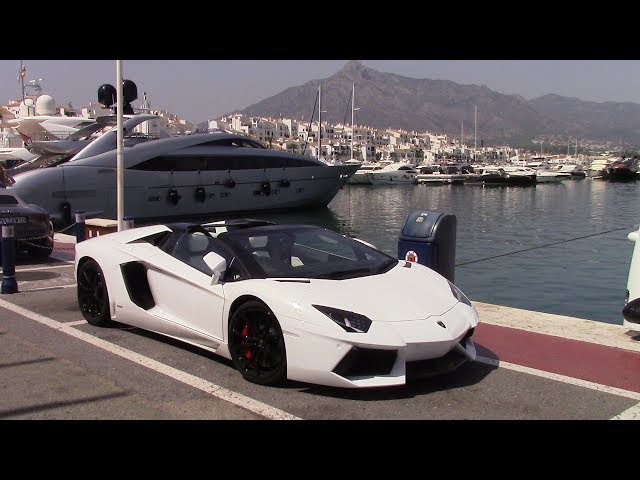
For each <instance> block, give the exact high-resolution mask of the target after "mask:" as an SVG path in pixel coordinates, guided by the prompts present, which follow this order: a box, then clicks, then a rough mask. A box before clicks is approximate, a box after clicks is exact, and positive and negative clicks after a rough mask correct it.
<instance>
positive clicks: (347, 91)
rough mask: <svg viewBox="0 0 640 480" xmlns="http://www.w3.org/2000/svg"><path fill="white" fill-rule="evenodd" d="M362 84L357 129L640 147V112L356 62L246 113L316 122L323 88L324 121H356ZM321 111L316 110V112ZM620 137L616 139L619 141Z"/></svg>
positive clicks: (623, 106) (637, 108)
mask: <svg viewBox="0 0 640 480" xmlns="http://www.w3.org/2000/svg"><path fill="white" fill-rule="evenodd" d="M354 83H355V85H356V99H355V104H356V107H358V108H360V110H358V111H357V113H356V123H357V124H360V125H370V126H372V127H377V128H402V129H405V130H416V131H425V130H428V131H431V132H434V133H440V132H443V133H447V134H449V135H451V136H454V137H459V136H460V134H461V131H464V137H465V141H466V142H467V143H468V144H471V143H473V141H474V135H475V131H474V126H475V124H474V106H476V107H477V131H478V133H477V141H478V144H479V143H480V140H481V139H482V140H484V141H485V143H493V144H495V143H498V142H511V143H512V144H513V143H514V142H515V143H516V144H517V143H520V144H526V143H529V144H530V143H531V140H532V139H533V138H535V137H537V136H556V137H562V136H563V137H564V138H565V140H564V141H565V142H566V138H567V136H568V135H572V136H578V137H580V138H583V139H586V138H589V139H592V140H599V139H601V140H615V141H617V140H618V138H619V137H624V138H625V140H626V141H627V142H630V141H633V142H635V143H636V144H640V128H639V127H640V105H637V104H633V103H615V102H605V103H596V102H585V101H582V100H579V99H577V98H567V97H560V96H558V95H545V96H543V97H539V98H536V99H534V100H531V101H527V100H526V99H524V98H523V97H521V96H519V95H505V94H502V93H498V92H494V91H493V90H490V89H489V88H487V87H486V86H484V85H481V86H479V85H461V84H458V83H455V82H452V81H449V80H430V79H416V78H410V77H404V76H402V75H396V74H393V73H386V72H380V71H377V70H374V69H371V68H368V67H366V66H364V65H363V64H362V63H360V62H358V61H350V62H348V63H346V64H345V65H344V67H343V68H342V69H340V70H339V71H338V72H336V73H335V74H334V75H332V76H330V77H329V78H326V79H322V80H311V81H309V82H307V83H305V84H304V85H300V86H296V87H291V88H287V89H286V90H284V91H282V92H281V93H278V94H276V95H273V96H272V97H269V98H266V99H264V100H262V101H260V102H258V103H255V104H253V105H250V106H248V107H246V108H245V109H244V110H240V113H242V114H245V115H250V116H279V115H281V116H284V117H293V118H303V119H305V120H308V119H310V118H311V115H312V112H313V119H314V120H317V118H318V113H317V92H318V86H319V85H320V84H322V109H323V110H326V113H323V115H322V119H323V120H326V121H328V122H331V123H339V122H345V121H346V122H347V123H350V121H351V106H350V99H351V90H352V85H353V84H354ZM314 107H315V109H314ZM612 137H613V138H612Z"/></svg>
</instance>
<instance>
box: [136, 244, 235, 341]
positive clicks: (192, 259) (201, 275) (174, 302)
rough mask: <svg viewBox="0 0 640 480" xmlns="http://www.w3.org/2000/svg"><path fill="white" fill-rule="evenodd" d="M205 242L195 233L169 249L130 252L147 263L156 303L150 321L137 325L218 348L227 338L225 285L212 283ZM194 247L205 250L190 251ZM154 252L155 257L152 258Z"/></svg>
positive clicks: (146, 247) (138, 247)
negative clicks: (224, 324)
mask: <svg viewBox="0 0 640 480" xmlns="http://www.w3.org/2000/svg"><path fill="white" fill-rule="evenodd" d="M194 235H197V236H198V237H194ZM194 239H195V240H196V241H194ZM201 240H202V234H201V233H200V232H194V233H185V234H183V235H181V236H177V238H176V241H174V242H173V244H170V246H169V247H167V248H166V250H162V249H158V248H156V247H153V246H151V245H149V244H145V243H141V244H138V245H132V250H131V251H130V253H131V254H132V255H134V256H138V257H139V258H141V260H143V259H144V260H146V261H145V262H144V263H145V264H146V266H147V272H146V277H147V281H148V284H149V290H150V293H151V296H152V297H153V302H154V306H153V307H151V308H149V309H148V310H147V313H148V318H147V319H140V320H138V322H137V323H138V326H140V327H143V328H148V329H150V330H154V331H157V332H160V333H164V334H166V335H171V336H174V337H178V338H180V339H182V340H185V341H189V342H196V343H199V344H203V343H204V344H206V345H208V346H211V347H212V348H217V346H218V345H219V343H220V341H222V339H223V320H222V314H223V310H224V288H223V285H222V284H216V285H212V284H211V273H210V270H209V269H208V267H206V265H205V264H204V261H203V260H202V258H203V257H204V255H206V254H207V253H208V251H210V249H209V248H207V247H206V246H205V242H202V241H201ZM170 243H171V242H170ZM194 244H197V247H198V248H201V249H200V250H198V248H196V249H194V248H191V249H189V248H188V247H189V245H191V246H192V247H193V245H194ZM149 247H151V248H149ZM150 252H154V254H153V256H152V257H150V258H149V255H150ZM179 252H182V253H179ZM176 254H177V256H176ZM196 267H197V268H196ZM132 323H133V322H132ZM140 323H145V325H141V324H140Z"/></svg>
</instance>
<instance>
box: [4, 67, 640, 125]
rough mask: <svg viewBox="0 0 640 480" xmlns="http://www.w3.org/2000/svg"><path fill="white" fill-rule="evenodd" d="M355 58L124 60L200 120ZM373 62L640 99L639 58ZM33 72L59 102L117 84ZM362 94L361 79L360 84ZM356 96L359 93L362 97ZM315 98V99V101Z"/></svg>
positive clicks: (8, 89)
mask: <svg viewBox="0 0 640 480" xmlns="http://www.w3.org/2000/svg"><path fill="white" fill-rule="evenodd" d="M347 61H348V60H123V62H122V64H123V67H122V71H123V78H125V79H129V80H132V81H133V82H135V84H136V85H137V88H138V100H137V101H135V102H133V106H134V107H139V106H141V103H142V94H143V92H146V93H147V97H148V99H149V101H150V102H151V107H152V108H157V109H159V110H168V111H170V112H172V113H174V114H176V115H178V116H179V117H181V118H184V119H186V120H189V121H191V122H195V123H200V122H203V121H206V120H209V119H212V118H216V117H219V116H220V115H222V114H225V113H230V112H233V111H235V110H241V109H243V108H245V107H247V106H249V105H252V104H254V103H257V102H259V101H260V100H263V99H265V98H268V97H270V96H272V95H275V94H277V93H280V92H281V91H283V90H285V89H286V88H289V87H293V86H298V85H302V84H304V83H306V82H308V81H311V80H317V79H322V78H327V77H330V76H331V75H333V74H334V73H336V72H337V71H338V70H340V68H342V67H343V66H344V64H345V63H347ZM359 61H360V62H361V63H362V64H364V65H365V66H366V67H369V68H373V69H375V70H379V71H382V72H388V73H395V74H398V75H403V76H406V77H412V78H420V79H424V78H428V79H432V80H437V79H439V80H451V81H453V82H456V83H459V84H464V85H470V84H475V85H486V86H487V87H488V88H490V89H491V90H494V91H496V92H499V93H504V94H517V95H521V96H522V97H524V98H525V99H527V100H530V99H532V98H536V97H539V96H541V95H546V94H549V93H554V94H558V95H562V96H567V97H577V98H579V99H581V100H587V101H594V102H605V101H614V102H633V103H638V104H640V88H639V85H640V60H359ZM23 63H24V65H25V67H26V71H27V73H26V77H25V78H26V80H32V79H40V78H41V79H43V80H42V81H41V82H40V84H41V86H42V87H43V91H42V93H46V94H49V95H51V96H53V97H54V98H55V100H56V102H57V103H58V104H59V105H66V104H67V103H69V102H71V103H72V104H73V106H74V107H76V108H79V107H82V106H85V105H86V104H88V102H90V101H92V102H97V91H98V87H99V86H100V85H102V84H105V83H109V84H112V85H115V81H116V61H115V60H28V59H25V60H23ZM19 66H20V60H19V59H17V60H0V105H3V104H6V103H7V102H8V101H9V100H12V99H17V98H20V96H21V87H20V83H19V82H18V79H17V78H18V70H19ZM356 95H357V86H356ZM356 100H357V99H356ZM313 101H314V99H311V100H310V102H313Z"/></svg>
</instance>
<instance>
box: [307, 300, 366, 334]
mask: <svg viewBox="0 0 640 480" xmlns="http://www.w3.org/2000/svg"><path fill="white" fill-rule="evenodd" d="M313 307H314V308H315V309H316V310H319V311H320V312H322V313H324V314H325V315H326V316H327V317H329V318H330V319H331V320H333V321H334V322H336V323H337V324H338V325H340V326H341V327H342V328H344V329H345V330H346V331H347V332H355V333H366V332H368V331H369V327H370V326H371V320H369V319H368V318H367V317H365V316H364V315H360V314H359V313H354V312H349V311H347V310H340V309H338V308H331V307H323V306H322V305H313Z"/></svg>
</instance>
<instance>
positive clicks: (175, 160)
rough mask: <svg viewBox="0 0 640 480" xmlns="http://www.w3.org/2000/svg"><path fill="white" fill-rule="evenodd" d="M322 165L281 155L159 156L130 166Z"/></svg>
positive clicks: (161, 169)
mask: <svg viewBox="0 0 640 480" xmlns="http://www.w3.org/2000/svg"><path fill="white" fill-rule="evenodd" d="M317 165H323V166H324V164H322V163H318V162H317V161H316V160H315V159H313V158H309V159H308V160H307V159H300V158H289V157H283V156H271V155H269V156H266V155H265V156H244V155H243V156H240V155H238V156H223V155H208V156H207V155H191V156H169V155H168V156H159V157H154V158H150V159H148V160H145V161H144V162H140V163H138V164H137V165H133V166H132V167H130V169H132V170H145V171H155V172H192V171H198V170H200V171H205V170H250V169H265V168H290V167H312V166H317Z"/></svg>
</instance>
